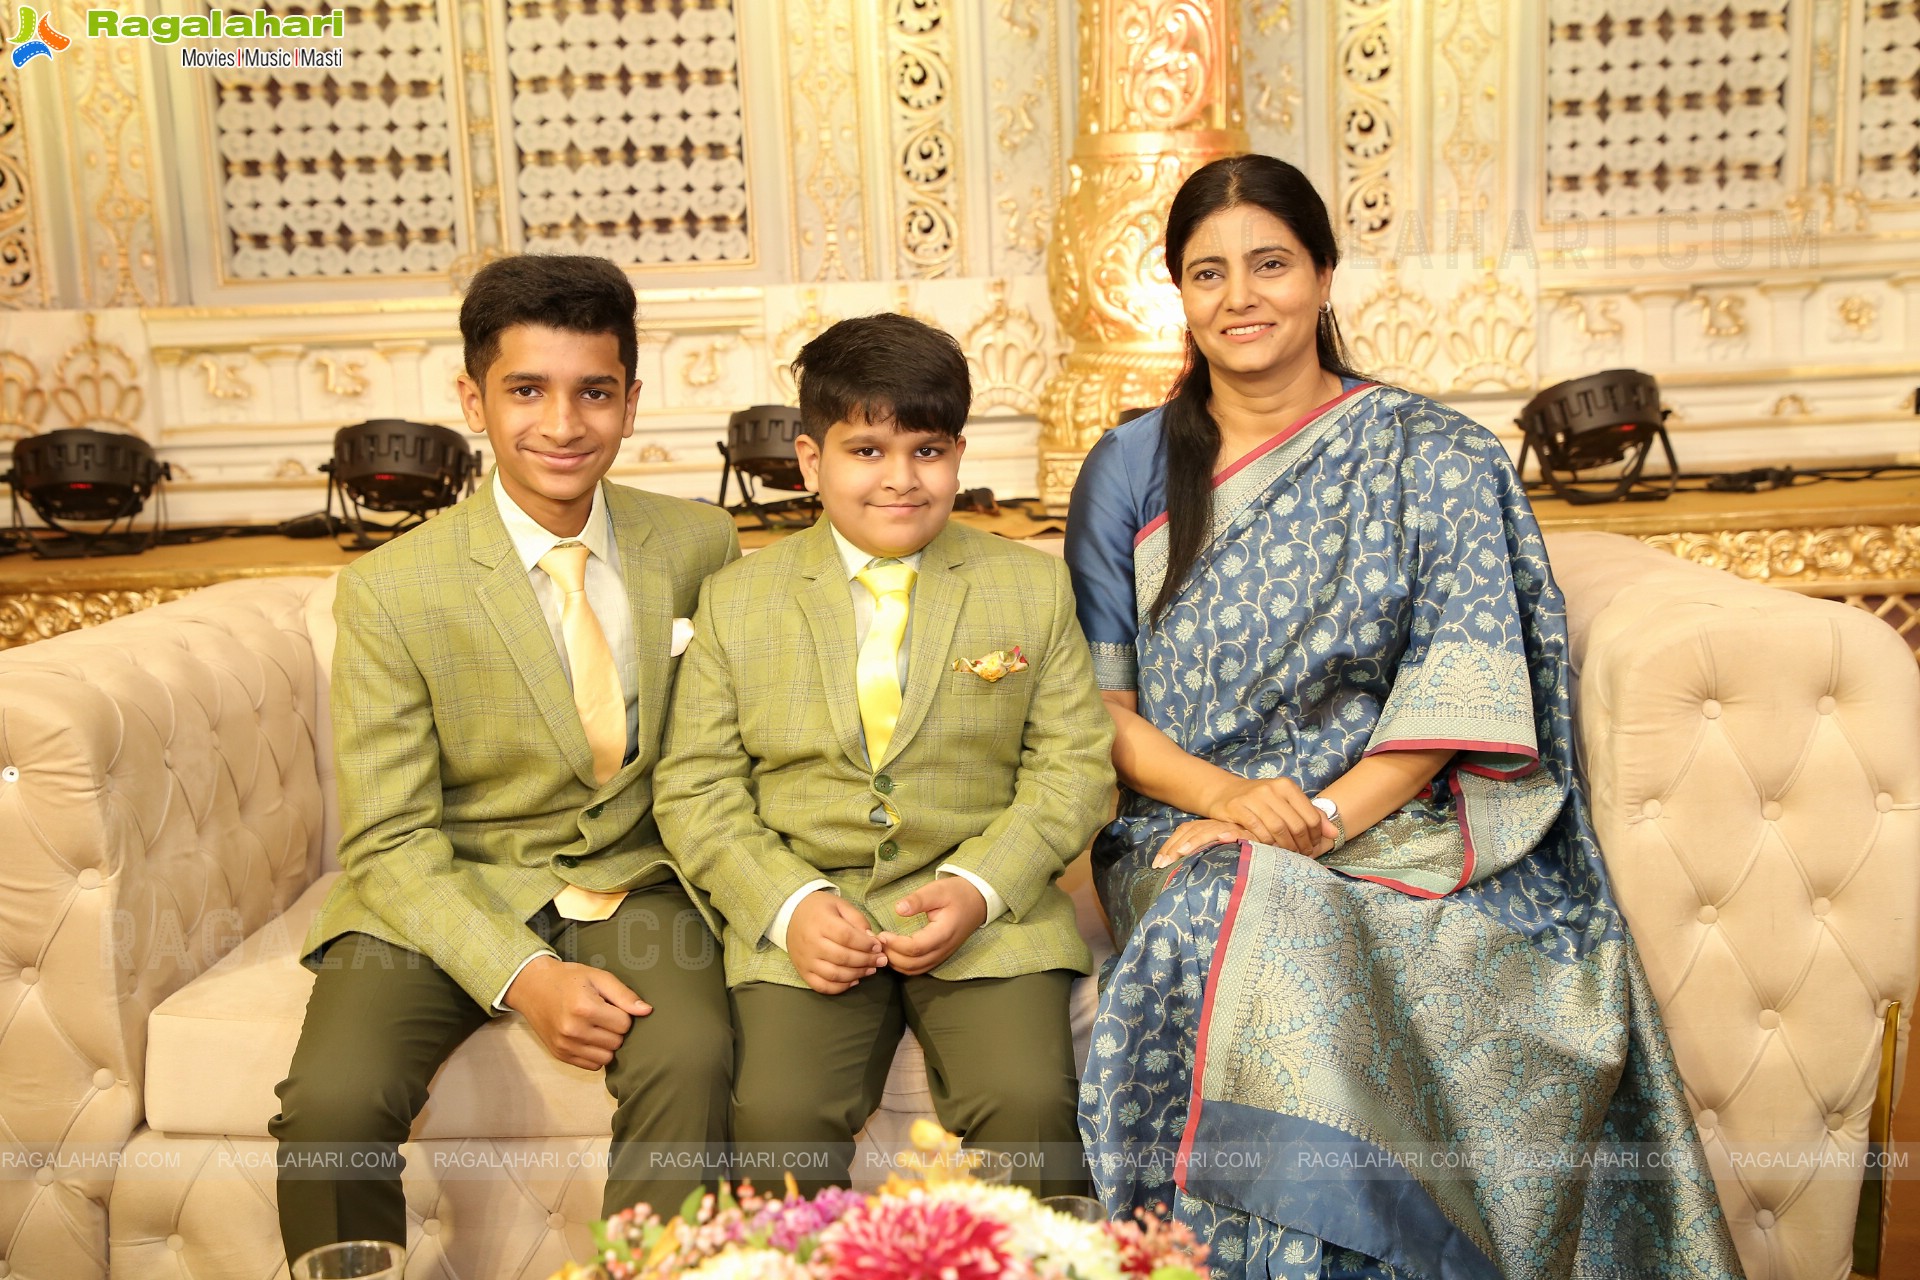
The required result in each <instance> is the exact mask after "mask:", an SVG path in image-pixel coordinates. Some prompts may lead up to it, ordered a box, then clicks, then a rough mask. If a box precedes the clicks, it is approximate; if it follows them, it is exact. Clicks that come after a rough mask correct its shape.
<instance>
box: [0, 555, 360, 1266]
mask: <svg viewBox="0 0 1920 1280" xmlns="http://www.w3.org/2000/svg"><path fill="white" fill-rule="evenodd" d="M318 585H319V582H318V581H317V580H315V579H310V578H284V579H264V580H254V581H243V582H231V583H224V584H221V585H219V586H215V587H210V588H208V589H207V590H205V591H201V592H196V593H195V594H194V595H192V596H190V597H188V598H186V599H184V600H180V601H177V602H175V603H172V604H168V605H162V606H160V607H159V608H155V609H151V610H148V611H146V612H143V613H139V614H135V615H132V616H129V617H126V618H122V619H119V620H117V621H114V622H110V623H107V624H105V625H102V626H99V627H95V628H92V629H89V630H84V631H78V632H73V633H71V634H69V635H65V636H61V637H58V638H56V639H52V640H46V641H42V642H40V643H38V644H34V645H30V646H27V647H24V648H20V649H15V650H11V651H9V652H6V653H4V654H0V1074H3V1075H4V1076H5V1079H6V1081H7V1084H6V1087H5V1088H4V1089H0V1141H4V1142H6V1143H7V1144H9V1146H11V1147H13V1148H14V1149H15V1150H16V1151H21V1150H24V1151H25V1152H27V1153H28V1155H27V1156H26V1157H25V1158H27V1159H31V1160H33V1161H35V1162H36V1163H41V1164H42V1165H43V1167H42V1168H41V1169H40V1176H38V1177H37V1178H18V1177H9V1178H6V1179H0V1241H6V1242H7V1246H6V1253H7V1262H8V1265H9V1267H10V1269H11V1274H13V1275H14V1276H27V1277H38V1276H44V1277H48V1278H49V1280H51V1277H54V1276H59V1277H84V1276H89V1275H101V1274H104V1271H105V1265H106V1229H105V1219H104V1208H103V1206H104V1204H105V1201H106V1197H107V1190H108V1188H109V1186H110V1185H111V1183H112V1179H113V1169H114V1164H113V1161H114V1160H115V1159H116V1158H117V1155H118V1152H119V1150H120V1148H121V1147H122V1146H123V1145H124V1144H125V1142H126V1141H127V1138H128V1137H129V1135H130V1134H131V1133H132V1132H133V1130H134V1128H135V1127H136V1126H137V1125H138V1124H139V1123H140V1120H141V1117H142V1114H143V1107H142V1102H141V1088H142V1079H143V1072H144V1068H145V1062H146V1024H147V1014H148V1013H149V1011H150V1010H151V1009H152V1008H153V1007H154V1005H156V1004H158V1003H159V1002H160V1001H161V1000H162V999H163V998H165V997H166V996H167V995H168V994H169V993H170V992H172V991H173V990H175V989H176V988H178V987H180V986H182V985H184V984H185V983H186V982H187V981H189V980H190V979H191V978H193V977H194V976H195V975H196V974H198V973H200V972H201V971H202V970H204V969H206V968H207V967H208V966H210V965H212V964H213V963H214V962H215V961H216V960H218V959H219V958H220V957H221V956H222V955H224V954H226V952H228V951H229V950H231V949H232V948H233V947H234V946H236V945H238V944H239V942H240V941H241V940H242V939H243V938H244V937H246V936H247V935H248V934H249V933H251V932H253V931H254V930H255V929H257V928H259V927H260V926H261V925H263V924H264V923H266V922H267V921H268V920H269V919H270V918H272V917H273V916H274V915H276V914H277V913H279V912H280V911H281V910H282V909H283V908H284V907H285V906H286V905H287V904H288V903H290V902H292V901H293V899H294V898H295V897H297V896H298V895H299V893H300V890H301V889H302V887H303V886H305V885H306V884H307V882H308V881H309V880H310V879H312V876H313V868H315V867H316V866H317V865H318V862H319V854H320V849H319V840H320V833H321V829H322V821H321V818H322V815H321V795H320V784H319V779H318V775H317V772H316V767H315V740H314V723H315V705H314V689H315V672H314V661H313V654H312V649H311V646H310V645H309V643H308V640H307V636H306V626H305V616H304V612H303V608H304V603H305V601H306V600H307V598H308V596H309V595H310V594H311V593H312V592H313V590H314V589H315V588H316V587H317V586H318Z"/></svg>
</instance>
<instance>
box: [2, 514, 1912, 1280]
mask: <svg viewBox="0 0 1920 1280" xmlns="http://www.w3.org/2000/svg"><path fill="white" fill-rule="evenodd" d="M1549 550H1550V553H1551V555H1552V558H1553V562H1554V565H1555V568H1556V571H1557V573H1558V576H1559V578H1560V580H1561V583H1562V585H1563V586H1564V587H1565V589H1566V593H1567V596H1568V601H1569V608H1570V610H1571V626H1572V631H1573V634H1574V654H1575V661H1576V666H1577V668H1578V670H1579V673H1580V678H1581V696H1580V699H1579V704H1578V712H1579V727H1580V734H1581V740H1582V747H1583V751H1584V755H1585V764H1586V768H1587V772H1588V775H1589V779H1590V782H1591V787H1592V794H1593V801H1594V808H1595V811H1596V817H1597V819H1598V822H1599V828H1600V836H1601V841H1602V843H1603V845H1604V847H1605V848H1606V851H1607V860H1608V864H1609V867H1610V870H1611V873H1612V876H1613V880H1614V884H1615V886H1616V889H1617V891H1618V893H1619V896H1620V899H1621V901H1622V904H1623V906H1624V907H1625V908H1626V911H1627V914H1628V916H1629V918H1630V920H1631V921H1632V924H1633V927H1634V930H1635V934H1636V936H1637V938H1638V940H1639V943H1640V946H1641V949H1642V951H1643V953H1644V954H1645V956H1646V961H1647V967H1648V970H1649V972H1650V974H1651V976H1652V979H1653V983H1654V987H1655V990H1656V993H1657V994H1658V996H1659V998H1660V1000H1661V1002H1662V1005H1663V1008H1664V1009H1665V1012H1666V1014H1667V1018H1668V1023H1669V1026H1670V1027H1671V1029H1672V1034H1673V1039H1674V1043H1675V1048H1676V1052H1677V1053H1678V1055H1679V1059H1680V1066H1681V1071H1682V1073H1683V1075H1684V1076H1685V1078H1686V1081H1687V1085H1688V1092H1689V1100H1690V1102H1691V1103H1692V1105H1693V1107H1694V1109H1695V1111H1696V1113H1697V1114H1698V1116H1699V1119H1700V1127H1701V1136H1702V1138H1703V1139H1704V1140H1705V1141H1706V1144H1707V1148H1708V1151H1709V1153H1710V1154H1711V1156H1712V1157H1713V1159H1714V1162H1715V1174H1716V1177H1717V1178H1718V1180H1719V1187H1720V1193H1721V1199H1722V1201H1723V1202H1724V1203H1725V1205H1726V1207H1727V1211H1728V1213H1729V1215H1730V1217H1731V1218H1732V1220H1733V1223H1734V1230H1735V1234H1736V1238H1737V1239H1738V1241H1739V1244H1740V1249H1741V1253H1742V1256H1743V1258H1744V1260H1745V1262H1746V1266H1747V1271H1748V1274H1749V1276H1751V1277H1753V1280H1783V1278H1786V1277H1795V1278H1800V1277H1807V1278H1813V1277H1819V1278H1821V1280H1827V1278H1829V1277H1843V1276H1845V1274H1846V1272H1847V1268H1848V1262H1849V1260H1850V1258H1851V1247H1852V1228H1853V1220H1854V1211H1855V1206H1856V1204H1857V1202H1858V1199H1859V1193H1860V1181H1859V1176H1858V1174H1857V1172H1855V1173H1853V1174H1851V1176H1848V1175H1845V1174H1843V1175H1841V1176H1833V1175H1832V1174H1831V1172H1828V1173H1826V1174H1824V1175H1823V1176H1815V1173H1813V1172H1809V1171H1807V1170H1806V1169H1805V1168H1804V1167H1801V1168H1799V1169H1797V1170H1796V1169H1786V1170H1782V1169H1780V1168H1778V1167H1764V1165H1759V1164H1756V1163H1755V1161H1754V1160H1753V1159H1752V1158H1751V1157H1752V1155H1753V1153H1755V1152H1760V1153H1767V1152H1779V1151H1802V1150H1808V1149H1811V1150H1815V1151H1826V1152H1838V1153H1840V1154H1842V1155H1843V1156H1857V1155H1858V1154H1859V1153H1860V1152H1861V1151H1862V1150H1863V1149H1864V1147H1865V1145H1866V1140H1867V1124H1868V1118H1869V1113H1870V1111H1871V1109H1872V1104H1873V1101H1874V1096H1875V1088H1876V1082H1877V1078H1878V1068H1879V1059H1880V1049H1881V1043H1882V1021H1883V1015H1884V1011H1885V1010H1886V1009H1887V1007H1888V1005H1889V1002H1892V1001H1898V1002H1899V1003H1900V1006H1901V1013H1900V1017H1899V1022H1898V1031H1899V1046H1900V1050H1901V1055H1902V1057H1901V1062H1900V1064H1899V1065H1900V1066H1901V1067H1902V1068H1903V1067H1904V1051H1905V1044H1906V1034H1907V1019H1908V1015H1909V1011H1910V1009H1911V1005H1912V1000H1913V995H1914V989H1915V983H1916V972H1917V971H1920V955H1917V954H1916V953H1917V952H1920V922H1917V921H1916V908H1920V675H1916V671H1915V666H1914V662H1913V659H1912V656H1911V655H1910V654H1909V653H1908V652H1907V650H1906V649H1905V647H1904V646H1903V645H1902V644H1901V643H1900V641H1899V640H1898V638H1897V637H1896V636H1895V635H1894V633H1893V632H1892V630H1891V629H1889V628H1888V627H1886V626H1885V625H1884V624H1883V623H1880V622H1878V621H1876V620H1875V619H1873V618H1871V617H1869V616H1868V615H1866V614H1864V613H1861V612H1858V611H1855V610H1850V609H1847V608H1845V607H1843V606H1840V605H1833V604H1827V603H1822V602H1817V601H1810V600H1805V599H1802V598H1799V597H1796V596H1793V595H1789V594H1786V593H1783V592H1774V591H1770V590H1768V589H1766V588H1761V587H1755V586H1751V585H1747V584H1744V583H1741V582H1739V581H1737V580H1735V579H1733V578H1730V577H1727V576H1725V575H1722V574H1717V573H1714V572H1711V571H1708V570H1703V569H1696V568H1692V567H1689V566H1684V565H1680V564H1678V563H1676V562H1675V561H1673V560H1672V559H1670V558H1668V557H1666V556H1664V555H1661V554H1659V553H1656V552H1652V551H1649V550H1647V549H1646V548H1644V547H1641V546H1640V545H1639V544H1637V543H1634V542H1630V541H1628V540H1626V539H1622V538H1615V537H1609V536H1607V535H1600V534H1574V535H1564V536H1560V537H1557V538H1552V539H1550V540H1549ZM331 596H332V590H331V584H330V583H329V582H326V581H325V580H311V579H271V580H260V581H252V582H243V583H229V584H225V585H223V586H219V587H213V588H209V589H208V590H206V591H203V592H200V593H198V594H196V595H194V596H192V597H190V598H188V599H186V600H182V601H179V602H177V603H174V604H170V605H166V606H162V607H161V608H158V609H154V610H151V611H149V612H147V613H143V614H139V615H136V616H133V617H130V618H125V619H122V620H120V621H117V622H114V623H111V624H108V625H106V626H102V627H99V628H96V629H94V630H91V631H84V632H78V633H75V634H72V635H69V636H65V637H61V638H59V639H57V640H52V641H47V642H43V643H41V644H37V645H34V646H31V647H29V648H26V649H19V650H13V651H11V652H8V653H6V654H0V1280H85V1278H87V1277H93V1276H99V1275H101V1274H103V1273H105V1272H106V1271H107V1270H108V1269H109V1268H111V1270H112V1271H113V1272H114V1273H115V1274H116V1275H118V1276H123V1277H141V1278H144V1277H149V1276H152V1277H169V1278H171V1277H181V1278H185V1277H194V1278H195V1280H214V1278H216V1277H218V1278H225V1277H234V1278H236V1280H237V1278H239V1277H247V1278H249V1280H260V1278H265V1277H270V1276H272V1275H274V1274H275V1272H276V1270H277V1268H278V1265H279V1264H278V1256H279V1253H278V1238H277V1226H276V1221H275V1216H274V1210H273V1201H274V1187H273V1181H274V1180H273V1167H272V1151H273V1144H272V1142H271V1140H270V1139H268V1138H267V1137H266V1121H267V1119H268V1117H270V1116H271V1115H272V1114H273V1113H274V1111H275V1110H276V1105H277V1104H276V1101H275V1099H274V1096H273V1092H272V1090H273V1085H274V1084H275V1082H277V1081H278V1080H279V1079H280V1077H281V1075H282V1074H283V1073H284V1070H285V1067H286V1063H287V1061H288V1059H289V1057H290V1055H291V1053H292V1050H293V1045H294V1042H295V1039H296V1037H297V1035H298V1031H299V1023H300V1018H301V1015H302V1012H303V1009H304V1005H305V999H306V991H307V987H308V982H309V979H308V978H307V976H306V975H305V973H304V971H302V970H301V969H299V968H298V967H297V965H296V964H295V962H294V959H293V955H294V952H295V950H296V948H297V946H298V944H299V941H300V939H301V937H302V935H303V933H304V931H305V928H306V922H307V920H308V919H309V918H310V916H311V914H312V912H313V911H314V910H315V908H316V907H317V905H318V902H319V900H320V897H321V896H322V895H323V894H324V893H325V891H326V885H327V883H328V881H327V878H326V875H327V870H328V868H329V865H330V862H331V848H332V845H333V833H332V830H331V823H330V820H329V818H328V816H327V815H328V811H329V798H330V792H331V782H330V758H331V752H330V748H329V743H330V732H329V728H328V725H327V723H326V696H325V672H326V667H327V662H328V659H329V656H330V651H331V618H330V614H329V609H330V603H331ZM1076 900H1077V901H1078V902H1079V903H1080V904H1081V906H1082V908H1083V929H1084V930H1085V931H1086V932H1087V933H1088V934H1089V936H1090V937H1091V938H1094V939H1096V940H1098V942H1099V943H1100V944H1101V947H1100V949H1101V950H1106V949H1107V948H1106V947H1105V945H1104V938H1102V937H1101V936H1100V925H1099V923H1098V918H1097V915H1096V914H1095V913H1094V912H1093V911H1092V909H1091V904H1090V902H1089V901H1088V898H1087V895H1086V893H1085V891H1084V885H1083V887H1082V889H1081V890H1080V891H1079V893H1078V894H1077V895H1076ZM1090 1004H1091V991H1090V990H1089V989H1086V988H1084V987H1083V989H1082V990H1081V991H1080V992H1079V993H1078V998H1077V1003H1076V1010H1075V1014H1076V1023H1077V1027H1078V1030H1079V1032H1080V1037H1081V1044H1082V1048H1083V1049H1084V1043H1085V1033H1086V1023H1087V1019H1088V1015H1089V1013H1090ZM1897 1078H1898V1075H1897V1073H1896V1075H1895V1079H1896V1080H1897ZM609 1109H610V1104H609V1103H608V1102H607V1099H606V1095H605V1091H604V1089H603V1088H602V1086H601V1085H600V1082H599V1080H598V1079H597V1078H596V1077H595V1076H594V1075H592V1074H589V1073H585V1072H580V1071H576V1070H573V1069H571V1068H567V1067H563V1066H560V1065H559V1064H557V1063H555V1062H554V1061H553V1060H552V1059H550V1058H548V1057H547V1056H546V1054H545V1053H544V1052H543V1051H542V1050H541V1048H540V1046H539V1045H538V1043H537V1042H536V1041H535V1040H534V1038H533V1036H532V1035H531V1033H530V1032H528V1031H527V1029H526V1028H525V1027H524V1026H523V1025H521V1024H520V1023H519V1021H518V1019H514V1018H507V1019H500V1020H498V1021H496V1022H495V1023H494V1024H492V1025H490V1026H489V1027H488V1028H486V1029H484V1030H483V1031H482V1032H481V1033H480V1034H478V1035H476V1036H475V1037H474V1038H473V1039H472V1040H471V1041H469V1042H468V1044H466V1045H465V1046H463V1047H462V1048H461V1049H460V1050H459V1051H458V1052H457V1053H456V1054H455V1055H454V1057H453V1059H452V1060H451V1061H449V1063H448V1064H447V1066H446V1067H445V1068H444V1070H443V1071H442V1073H441V1075H440V1076H439V1078H438V1079H437V1080H436V1081H435V1084H434V1088H433V1092H432V1097H431V1101H430V1102H429V1105H428V1108H427V1110H426V1112H425V1113H424V1114H423V1115H422V1116H421V1117H420V1121H419V1123H418V1125H417V1126H416V1129H415V1133H414V1140H413V1141H412V1142H411V1143H410V1144H409V1146H408V1148H407V1154H408V1157H409V1167H408V1172H407V1197H408V1207H409V1216H410V1220H411V1222H412V1225H413V1227H414V1234H413V1239H412V1240H411V1241H410V1242H409V1244H410V1247H411V1250H412V1260H411V1264H410V1267H409V1274H410V1275H411V1276H414V1277H427V1276H431V1277H442V1276H445V1277H459V1278H462V1280H465V1278H468V1277H482V1276H488V1277H543V1276H545V1275H547V1274H549V1273H550V1272H551V1271H552V1270H553V1269H554V1268H555V1267H556V1266H557V1265H558V1264H559V1263H560V1262H561V1261H562V1260H563V1259H565V1258H566V1257H567V1256H568V1255H570V1254H571V1255H573V1256H583V1255H584V1254H585V1253H586V1252H587V1250H588V1248H589V1244H588V1236H587V1231H586V1226H585V1224H586V1223H587V1222H588V1221H590V1220H591V1219H592V1218H594V1217H595V1216H597V1214H598V1210H599V1198H600V1176H599V1174H598V1173H597V1172H596V1171H595V1170H594V1168H593V1159H592V1157H593V1155H594V1154H595V1153H596V1152H597V1151H598V1150H600V1149H601V1146H602V1143H603V1142H604V1139H605V1136H606V1133H607V1128H608V1115H609ZM928 1112H929V1106H928V1098H927V1095H926V1091H925V1079H924V1067H923V1064H922V1062H921V1061H920V1060H919V1057H918V1051H917V1048H916V1047H914V1046H913V1045H912V1043H911V1038H909V1040H908V1043H907V1044H906V1045H905V1046H903V1049H902V1053H901V1057H900V1059H899V1060H897V1061H896V1063H895V1067H894V1073H893V1078H892V1081H891V1082H890V1085H889V1090H888V1095H887V1101H886V1104H885V1106H884V1107H883V1109H882V1111H881V1112H880V1113H879V1114H878V1115H876V1116H875V1117H874V1120H873V1121H872V1123H871V1124H870V1125H869V1127H868V1132H867V1135H866V1139H865V1143H866V1147H867V1149H868V1150H869V1151H885V1150H888V1149H893V1148H896V1147H897V1146H898V1145H899V1143H900V1141H901V1139H902V1137H903V1135H904V1130H905V1127H906V1125H907V1124H908V1123H909V1121H910V1120H911V1118H912V1117H913V1116H914V1115H917V1114H925V1113H928ZM5 1162H10V1167H7V1165H6V1163H5ZM1776 1163H1777V1162H1776ZM1802 1164H1803V1166H1804V1161H1803V1162H1802ZM23 1166H25V1167H23ZM868 1167H874V1166H868Z"/></svg>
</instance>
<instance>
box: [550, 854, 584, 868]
mask: <svg viewBox="0 0 1920 1280" xmlns="http://www.w3.org/2000/svg"><path fill="white" fill-rule="evenodd" d="M553 865H554V866H556V867H577V866H579V865H580V859H578V858H576V857H574V856H573V855H572V854H570V853H563V854H561V855H560V856H559V857H557V858H555V859H554V860H553Z"/></svg>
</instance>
